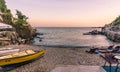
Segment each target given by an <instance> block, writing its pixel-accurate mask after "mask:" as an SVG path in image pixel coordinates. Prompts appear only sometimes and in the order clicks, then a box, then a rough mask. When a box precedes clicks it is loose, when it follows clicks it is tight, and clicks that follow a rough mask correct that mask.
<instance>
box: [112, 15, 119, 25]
mask: <svg viewBox="0 0 120 72" xmlns="http://www.w3.org/2000/svg"><path fill="white" fill-rule="evenodd" d="M111 25H113V26H115V25H120V16H118V17H116V19H115V20H114V21H113V22H112V23H111Z"/></svg>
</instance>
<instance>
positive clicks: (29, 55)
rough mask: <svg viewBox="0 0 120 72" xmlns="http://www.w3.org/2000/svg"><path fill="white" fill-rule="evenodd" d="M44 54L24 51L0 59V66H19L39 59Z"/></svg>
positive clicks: (42, 52)
mask: <svg viewBox="0 0 120 72" xmlns="http://www.w3.org/2000/svg"><path fill="white" fill-rule="evenodd" d="M44 53H45V50H42V51H33V50H25V51H21V52H18V53H14V54H9V55H5V56H1V57H0V66H1V67H2V66H9V65H14V64H19V63H23V62H28V61H32V60H34V59H37V58H39V57H40V56H42V55H43V54H44Z"/></svg>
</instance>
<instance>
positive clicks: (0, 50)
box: [0, 48, 20, 55]
mask: <svg viewBox="0 0 120 72" xmlns="http://www.w3.org/2000/svg"><path fill="white" fill-rule="evenodd" d="M19 50H20V49H17V48H0V55H6V54H12V53H15V52H19Z"/></svg>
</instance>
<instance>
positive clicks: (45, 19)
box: [6, 0, 120, 27]
mask: <svg viewBox="0 0 120 72" xmlns="http://www.w3.org/2000/svg"><path fill="white" fill-rule="evenodd" d="M6 4H7V7H8V8H9V9H11V11H12V13H13V14H14V16H15V11H16V9H18V10H20V11H21V12H23V14H25V15H26V16H28V17H29V20H28V22H29V23H30V24H31V25H32V26H35V27H37V26H39V27H98V26H104V25H105V24H109V23H111V22H112V21H113V20H114V19H115V18H116V17H117V16H119V15H120V0H17V1H16V0H6Z"/></svg>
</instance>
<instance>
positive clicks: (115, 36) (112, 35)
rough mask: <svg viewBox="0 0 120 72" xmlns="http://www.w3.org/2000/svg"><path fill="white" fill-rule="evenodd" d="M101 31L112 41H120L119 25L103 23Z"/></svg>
mask: <svg viewBox="0 0 120 72" xmlns="http://www.w3.org/2000/svg"><path fill="white" fill-rule="evenodd" d="M102 33H103V34H104V35H106V37H107V38H108V39H110V40H112V41H115V42H120V25H115V26H114V25H105V26H104V27H103V28H102Z"/></svg>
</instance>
